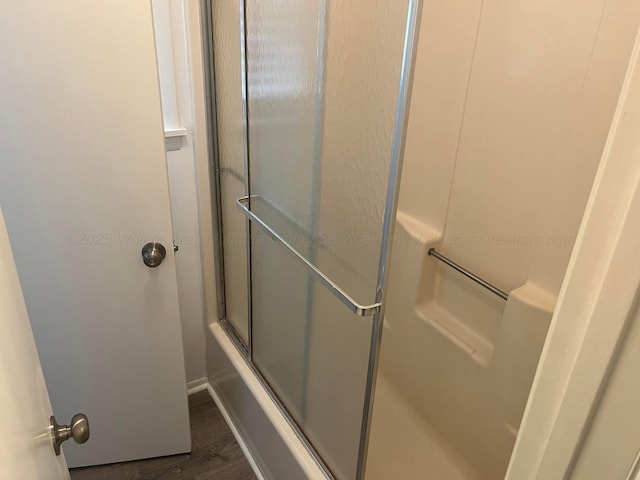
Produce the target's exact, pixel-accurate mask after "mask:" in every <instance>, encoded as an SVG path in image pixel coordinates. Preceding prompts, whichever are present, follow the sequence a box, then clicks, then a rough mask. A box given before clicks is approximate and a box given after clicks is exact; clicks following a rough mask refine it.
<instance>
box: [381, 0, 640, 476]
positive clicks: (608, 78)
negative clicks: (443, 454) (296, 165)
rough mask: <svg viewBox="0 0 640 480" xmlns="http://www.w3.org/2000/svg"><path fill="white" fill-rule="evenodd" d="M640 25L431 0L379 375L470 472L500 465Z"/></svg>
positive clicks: (577, 12)
mask: <svg viewBox="0 0 640 480" xmlns="http://www.w3.org/2000/svg"><path fill="white" fill-rule="evenodd" d="M638 25H640V4H637V2H628V1H625V0H609V1H606V0H599V1H594V2H589V3H588V4H585V3H584V2H581V1H578V0H575V1H568V2H562V4H558V2H554V1H551V0H549V1H541V2H529V1H525V0H523V1H513V0H508V1H507V0H500V1H495V2H482V1H480V0H478V1H471V2H469V1H453V2H446V4H444V3H442V2H435V1H430V0H427V1H426V2H425V5H424V10H423V18H422V25H421V38H420V44H419V47H418V58H417V61H416V73H415V79H414V89H413V99H412V105H411V115H410V120H409V125H408V136H407V149H406V153H405V159H404V167H403V180H402V184H401V189H400V202H399V212H398V227H397V229H396V235H395V239H394V242H395V245H394V252H393V255H394V256H393V260H392V262H391V278H390V282H389V285H390V291H389V297H388V302H387V310H386V318H385V326H386V328H385V332H384V336H383V348H382V360H381V374H382V375H383V376H384V377H385V379H386V380H387V381H388V382H389V383H390V384H391V385H392V386H393V388H395V389H396V390H397V392H399V393H400V395H401V396H402V397H403V398H404V399H405V400H406V402H407V405H408V407H407V408H410V409H411V410H412V411H414V412H417V414H418V415H419V417H420V418H422V419H423V421H424V422H425V425H429V427H430V428H434V429H435V430H436V431H437V432H438V434H439V435H442V437H441V438H442V439H443V440H442V442H443V443H444V444H446V445H448V447H447V448H449V447H450V448H451V449H453V451H455V452H457V454H459V455H460V457H461V459H462V460H461V461H463V462H466V463H467V464H469V465H470V466H471V468H472V470H473V472H474V475H477V478H501V477H502V476H503V475H504V473H505V471H506V467H507V463H508V461H509V457H510V453H511V449H512V447H513V443H514V441H515V437H516V435H517V432H518V428H519V425H520V421H521V418H522V413H523V410H524V407H525V404H526V401H527V397H528V394H529V389H530V386H531V383H532V381H533V376H534V374H535V369H536V366H537V363H538V359H539V355H540V352H541V351H542V347H543V344H544V340H545V337H546V333H547V329H548V325H549V322H550V321H551V317H552V315H553V309H554V306H555V302H556V299H557V296H558V293H559V290H560V286H561V283H562V279H563V276H564V272H565V270H566V268H567V264H568V261H569V256H570V254H571V250H572V248H573V244H574V240H575V236H576V234H577V231H578V227H579V225H580V221H581V219H582V214H583V211H584V208H585V206H586V202H587V198H588V195H589V192H590V190H591V185H592V182H593V179H594V176H595V172H596V169H597V167H598V164H599V161H600V157H601V155H602V151H603V148H604V144H605V141H606V138H607V134H608V131H609V126H610V124H611V120H612V117H613V113H614V109H615V107H616V103H617V98H618V95H619V93H620V87H621V85H622V81H623V78H624V74H625V71H626V67H627V63H628V60H629V55H630V52H631V48H632V46H633V41H634V38H635V35H636V32H637V29H638ZM431 247H435V248H437V250H438V251H441V252H442V253H444V254H445V255H446V256H448V257H450V258H452V259H453V260H454V261H456V262H457V263H459V264H461V265H463V266H464V267H465V268H467V269H469V270H471V271H472V272H474V273H476V274H478V275H479V276H480V277H482V278H484V279H486V280H488V281H489V282H491V283H493V284H494V285H496V286H497V287H498V288H500V289H502V290H504V291H506V292H509V294H510V295H509V299H508V301H506V302H505V301H503V300H502V299H500V298H498V297H496V296H495V295H492V294H491V293H490V292H488V291H487V290H485V289H483V288H481V287H480V286H478V285H477V284H475V283H473V282H471V281H470V280H469V279H467V278H465V277H463V276H461V275H460V274H459V273H457V272H455V271H453V270H452V269H451V268H450V267H448V266H446V265H444V264H442V263H441V262H438V261H437V260H436V259H434V258H433V257H430V256H428V255H427V251H428V250H429V248H431ZM417 366H419V371H420V375H419V377H416V368H417ZM376 415H381V416H384V415H385V411H384V410H383V409H381V408H380V409H378V410H376V413H375V415H374V433H373V437H374V438H372V444H373V448H375V449H376V452H381V451H382V450H383V449H384V448H385V447H388V448H391V447H390V446H389V445H388V443H385V442H384V440H377V439H376V438H375V437H376V435H378V434H380V435H382V436H384V435H385V432H384V431H382V430H378V431H376V427H375V424H376V417H375V416H376ZM374 457H376V455H371V456H370V458H372V460H371V462H374V460H373V458H374ZM403 460H404V461H405V462H406V461H408V460H407V459H403ZM374 463H376V462H374ZM374 463H370V468H369V471H370V473H371V474H372V475H373V476H372V477H371V478H374V479H375V478H382V477H376V476H375V475H374V471H376V469H377V468H378V467H379V465H376V464H374ZM459 478H476V477H475V476H472V477H467V476H464V475H463V476H461V477H459Z"/></svg>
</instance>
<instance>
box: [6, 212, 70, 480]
mask: <svg viewBox="0 0 640 480" xmlns="http://www.w3.org/2000/svg"><path fill="white" fill-rule="evenodd" d="M0 325H2V335H0V409H1V410H2V421H1V422H0V478H11V479H13V480H31V479H40V478H46V479H48V480H61V479H65V478H68V477H69V472H68V471H67V466H66V463H65V461H64V456H63V455H60V456H58V457H57V456H55V454H54V451H53V444H52V443H51V435H50V433H49V425H50V423H49V418H50V417H51V415H52V411H51V405H50V403H49V396H48V395H47V387H46V386H45V384H44V378H43V377H42V369H41V368H40V361H39V360H38V352H37V351H36V345H35V343H34V341H33V334H32V333H31V326H30V325H29V317H27V309H26V307H25V304H24V300H23V298H22V291H21V290H20V283H19V282H18V275H17V272H16V267H15V264H14V262H13V257H12V256H11V247H10V246H9V238H8V237H7V231H6V229H5V226H4V221H3V218H2V210H0Z"/></svg>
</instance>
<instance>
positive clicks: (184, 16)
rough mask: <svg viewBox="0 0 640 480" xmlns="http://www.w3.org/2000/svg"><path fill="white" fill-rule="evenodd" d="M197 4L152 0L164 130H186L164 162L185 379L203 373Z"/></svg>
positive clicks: (190, 0) (192, 379)
mask: <svg viewBox="0 0 640 480" xmlns="http://www.w3.org/2000/svg"><path fill="white" fill-rule="evenodd" d="M197 4H198V2H197V1H195V0H153V7H154V23H155V30H156V47H157V50H158V65H159V73H160V85H161V90H162V105H163V116H164V122H165V131H175V130H180V129H184V130H185V131H184V134H183V135H180V136H179V137H177V138H174V139H172V140H169V142H171V143H172V145H173V146H171V147H170V148H169V149H168V151H167V167H168V172H169V190H170V194H171V214H172V219H173V231H174V235H175V238H174V241H175V244H176V245H177V246H178V247H179V250H178V252H176V271H177V277H178V299H179V304H180V319H181V322H182V335H183V342H184V352H185V369H186V374H187V382H189V383H193V382H197V381H198V380H199V379H202V378H204V377H206V375H207V374H206V353H205V323H204V304H203V286H202V271H201V260H200V233H199V227H198V206H197V201H198V198H197V191H196V161H197V154H198V153H202V152H200V150H202V147H201V148H200V149H199V150H198V149H197V148H196V142H197V139H196V138H195V135H196V134H195V131H197V128H196V113H195V109H196V103H203V102H204V98H203V95H202V90H201V89H199V88H194V83H195V82H197V79H194V76H195V75H198V74H201V71H200V70H199V69H195V70H194V68H193V66H192V62H193V57H192V49H193V48H194V47H195V48H196V49H197V50H198V52H199V45H195V46H194V45H193V40H196V41H199V36H196V38H195V39H193V38H191V39H190V38H189V37H188V36H187V32H189V33H191V34H194V33H199V32H191V31H190V30H192V28H191V29H190V30H188V29H187V22H188V21H189V14H191V15H193V8H194V7H195V8H197V6H198V5H197ZM196 60H197V57H196ZM176 140H177V141H176ZM176 147H177V149H175V150H174V148H176ZM167 247H169V246H167Z"/></svg>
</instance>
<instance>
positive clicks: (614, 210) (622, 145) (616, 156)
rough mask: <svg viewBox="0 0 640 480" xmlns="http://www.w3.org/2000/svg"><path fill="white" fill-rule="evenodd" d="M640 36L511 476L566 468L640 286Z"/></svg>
mask: <svg viewBox="0 0 640 480" xmlns="http://www.w3.org/2000/svg"><path fill="white" fill-rule="evenodd" d="M639 247H640V36H638V37H636V42H635V45H634V48H633V52H632V54H631V58H630V62H629V67H628V70H627V75H626V78H625V81H624V84H623V87H622V90H621V94H620V98H619V102H618V106H617V109H616V113H615V115H614V119H613V122H612V125H611V130H610V133H609V138H608V140H607V143H606V145H605V149H604V152H603V156H602V161H601V164H600V167H599V169H598V172H597V174H596V179H595V182H594V185H593V189H592V192H591V196H590V198H589V201H588V203H587V207H586V210H585V214H584V217H583V221H582V224H581V227H580V231H579V233H578V237H577V241H576V245H575V248H574V250H573V253H572V255H571V259H570V261H569V266H568V269H567V272H566V275H565V279H564V282H563V285H562V288H561V290H560V295H559V297H558V304H557V306H556V309H555V312H554V316H553V319H552V321H551V325H550V327H549V333H548V336H547V340H546V343H545V346H544V349H543V352H542V355H541V358H540V363H539V367H538V371H537V373H536V377H535V379H534V382H533V387H532V390H531V393H530V396H529V401H528V404H527V407H526V410H525V413H524V418H523V421H522V425H521V427H520V431H519V435H518V438H517V440H516V445H515V448H514V451H513V454H512V457H511V462H510V465H509V469H508V471H507V476H506V478H507V479H512V480H525V479H534V478H540V479H543V478H570V477H571V474H572V472H573V469H574V467H575V465H576V463H577V461H578V459H579V457H580V454H581V450H582V446H583V445H584V442H585V440H586V438H587V437H588V435H589V427H590V424H591V421H592V420H593V417H594V414H595V413H596V411H597V409H598V406H599V403H600V399H601V397H602V393H603V391H604V389H605V388H606V385H607V381H608V378H609V377H610V375H611V374H612V372H613V371H614V369H615V360H616V358H617V353H618V351H619V350H620V347H621V346H622V345H623V343H624V340H625V338H626V334H627V330H628V326H629V322H630V320H631V319H632V318H633V312H634V308H635V307H634V305H635V302H636V299H637V295H638V293H639V292H640V257H639V256H638V250H639Z"/></svg>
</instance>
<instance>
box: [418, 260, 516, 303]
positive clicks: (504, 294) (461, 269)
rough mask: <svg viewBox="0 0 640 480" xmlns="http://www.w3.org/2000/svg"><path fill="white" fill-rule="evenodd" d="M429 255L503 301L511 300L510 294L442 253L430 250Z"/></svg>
mask: <svg viewBox="0 0 640 480" xmlns="http://www.w3.org/2000/svg"><path fill="white" fill-rule="evenodd" d="M428 254H429V255H431V256H433V257H436V258H437V259H438V260H440V261H441V262H442V263H445V264H447V265H449V266H450V267H451V268H453V269H454V270H456V271H458V272H460V273H461V274H463V275H464V276H465V277H467V278H470V279H471V280H473V281H474V282H476V283H477V284H479V285H482V286H483V287H484V288H486V289H487V290H489V291H490V292H491V293H493V294H495V295H497V296H499V297H500V298H501V299H503V300H508V299H509V294H508V293H507V292H504V291H502V290H500V289H499V288H498V287H495V286H493V285H491V284H490V283H489V282H487V281H486V280H483V279H482V278H480V277H479V276H477V275H476V274H475V273H471V272H470V271H469V270H467V269H466V268H464V267H461V266H460V265H458V264H457V263H456V262H454V261H453V260H451V259H449V258H447V257H445V256H444V255H442V254H441V253H438V252H437V251H436V249H435V248H430V249H429V252H428Z"/></svg>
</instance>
